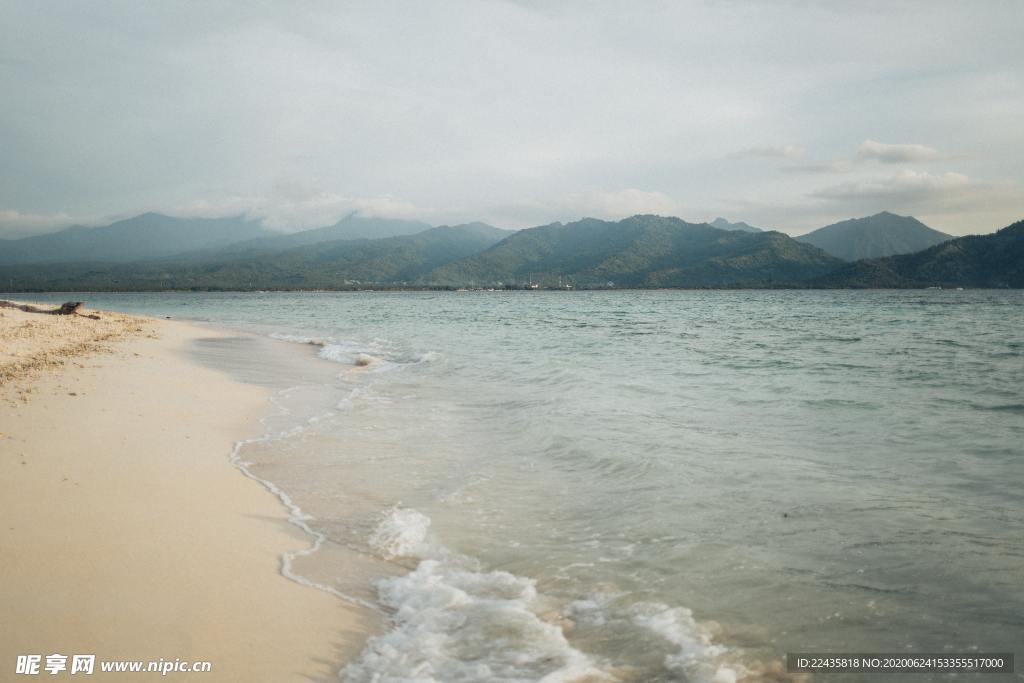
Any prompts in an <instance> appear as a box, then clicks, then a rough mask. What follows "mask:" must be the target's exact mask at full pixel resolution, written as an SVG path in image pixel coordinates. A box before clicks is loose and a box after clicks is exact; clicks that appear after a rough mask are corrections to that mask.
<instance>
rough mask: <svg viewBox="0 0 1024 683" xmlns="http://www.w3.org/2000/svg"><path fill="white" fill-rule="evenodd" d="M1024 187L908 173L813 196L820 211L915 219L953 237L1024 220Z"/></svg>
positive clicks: (849, 184)
mask: <svg viewBox="0 0 1024 683" xmlns="http://www.w3.org/2000/svg"><path fill="white" fill-rule="evenodd" d="M1022 196H1024V188H1022V187H1021V186H1020V184H1019V183H1015V182H1011V181H999V182H992V181H985V180H978V179H974V178H971V177H969V176H967V175H966V174H963V173H955V172H952V171H950V172H946V173H928V172H926V171H916V170H911V169H904V170H901V171H899V172H898V173H895V174H893V175H891V176H888V177H885V178H869V179H863V180H856V181H850V182H844V183H838V184H835V185H830V186H827V187H823V188H820V189H818V190H815V191H813V192H811V193H809V197H810V198H811V199H814V200H818V202H814V203H815V204H817V205H818V206H819V208H820V209H822V210H824V211H826V212H828V213H831V214H833V215H836V216H843V217H849V216H865V215H869V214H873V213H877V212H878V211H882V210H888V211H894V212H896V213H900V214H908V215H913V216H916V217H917V218H919V219H921V220H923V221H924V222H925V223H926V224H928V225H930V226H932V227H934V228H938V229H939V230H944V231H946V232H949V233H951V234H967V233H976V232H989V231H991V230H997V229H999V228H1002V227H1005V226H1007V225H1009V224H1010V223H1012V222H1013V221H1015V220H1019V219H1020V218H1021V216H1022V215H1024V206H1022V204H1021V201H1020V198H1021V197H1022Z"/></svg>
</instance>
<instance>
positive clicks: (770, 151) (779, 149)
mask: <svg viewBox="0 0 1024 683" xmlns="http://www.w3.org/2000/svg"><path fill="white" fill-rule="evenodd" d="M803 153H804V150H803V149H801V148H800V147H796V146H794V145H782V146H774V145H764V146H758V147H747V148H746V149H741V150H739V151H738V152H733V153H732V154H730V155H729V158H731V159H748V158H751V157H755V158H756V157H761V158H766V159H794V158H796V157H798V156H800V155H801V154H803Z"/></svg>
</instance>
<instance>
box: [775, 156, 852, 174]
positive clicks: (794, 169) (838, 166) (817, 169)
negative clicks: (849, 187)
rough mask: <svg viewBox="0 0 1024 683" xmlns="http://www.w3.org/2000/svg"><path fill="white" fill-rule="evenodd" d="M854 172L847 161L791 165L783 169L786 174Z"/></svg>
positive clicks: (838, 160)
mask: <svg viewBox="0 0 1024 683" xmlns="http://www.w3.org/2000/svg"><path fill="white" fill-rule="evenodd" d="M852 170H853V164H851V163H850V162H849V161H846V160H845V159H837V160H836V161H819V162H814V163H810V164H790V165H789V166H783V167H782V171H783V172H784V173H809V174H825V173H849V172H850V171H852Z"/></svg>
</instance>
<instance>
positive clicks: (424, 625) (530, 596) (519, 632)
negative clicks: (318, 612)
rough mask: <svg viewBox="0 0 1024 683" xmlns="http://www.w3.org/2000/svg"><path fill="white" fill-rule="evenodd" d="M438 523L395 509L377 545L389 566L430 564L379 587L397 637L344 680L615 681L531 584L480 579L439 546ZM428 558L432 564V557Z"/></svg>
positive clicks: (370, 646) (373, 647)
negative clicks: (546, 610) (545, 607)
mask: <svg viewBox="0 0 1024 683" xmlns="http://www.w3.org/2000/svg"><path fill="white" fill-rule="evenodd" d="M429 527H430V519H429V518H428V517H427V516H426V515H423V514H422V513H420V512H417V511H416V510H411V509H405V508H395V509H393V510H392V511H391V512H390V514H389V515H388V516H387V517H386V518H385V519H384V520H383V521H382V522H381V524H380V525H379V526H378V528H377V530H376V531H375V532H374V534H373V535H372V537H371V544H372V545H373V546H374V547H375V548H376V549H377V550H378V551H379V552H382V553H383V554H385V556H388V557H395V556H404V557H423V558H424V559H422V561H421V562H420V563H419V565H418V566H417V567H416V569H415V570H414V571H412V572H410V573H408V574H406V575H404V576H399V577H395V578H388V579H384V580H382V581H380V582H378V584H377V588H378V596H379V600H380V602H381V604H383V605H384V606H385V607H387V608H389V609H390V610H392V611H393V620H394V628H393V629H392V630H391V631H389V632H387V633H385V634H383V635H380V636H376V637H374V638H372V639H370V641H369V642H368V643H367V646H366V648H365V649H364V650H363V652H362V654H361V655H360V657H359V658H358V659H357V660H356V661H354V662H352V663H351V664H349V665H348V666H347V667H346V668H345V669H344V670H343V671H342V676H343V678H344V680H346V681H349V682H350V683H362V682H364V681H367V682H370V681H372V682H373V683H398V682H403V683H409V682H413V681H415V683H433V682H438V683H440V682H442V681H443V682H444V683H469V682H471V681H472V682H476V681H508V682H512V681H523V682H526V681H539V682H542V683H570V682H573V681H584V680H585V681H588V682H593V683H596V682H597V681H611V680H613V679H612V678H611V677H610V676H608V675H607V674H605V673H603V672H602V671H601V670H600V669H599V668H598V667H597V666H596V665H595V664H594V663H593V662H592V661H591V659H590V658H589V657H588V656H587V655H586V654H584V653H583V652H581V651H579V650H577V649H576V648H574V647H573V646H572V645H571V644H570V643H569V642H568V640H566V637H565V634H564V633H563V632H562V629H561V628H559V626H557V625H556V624H554V623H550V622H549V621H545V620H544V619H542V618H541V617H540V616H538V612H539V610H540V609H541V608H542V602H543V601H542V599H541V598H540V597H539V596H538V594H537V588H536V585H535V583H534V582H533V581H532V580H531V579H527V578H524V577H521V576H516V575H514V574H510V573H509V572H504V571H481V570H480V568H479V567H478V566H477V565H476V563H475V562H474V561H472V560H471V559H469V558H465V557H462V556H459V555H457V554H454V553H451V552H449V551H447V549H445V548H443V547H441V546H438V545H435V544H431V543H430V542H429V540H428V538H427V535H428V529H429ZM424 556H426V557H424Z"/></svg>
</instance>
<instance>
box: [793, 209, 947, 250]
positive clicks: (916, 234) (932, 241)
mask: <svg viewBox="0 0 1024 683" xmlns="http://www.w3.org/2000/svg"><path fill="white" fill-rule="evenodd" d="M796 239H797V240H798V241H800V242H804V243H806V244H813V245H814V246H816V247H819V248H821V249H824V250H825V251H826V252H828V253H829V254H832V255H833V256H835V257H837V258H841V259H843V260H844V261H857V260H860V259H865V258H880V257H883V256H894V255H896V254H911V253H913V252H915V251H921V250H922V249H927V248H928V247H931V246H934V245H936V244H941V243H942V242H945V241H946V240H950V239H952V236H951V235H947V234H946V233H944V232H939V231H938V230H932V229H931V228H929V227H928V226H927V225H925V224H924V223H922V222H921V221H919V220H917V219H916V218H914V217H913V216H897V215H896V214H893V213H889V212H888V211H883V212H882V213H877V214H875V215H874V216H868V217H866V218H851V219H850V220H846V221H842V222H840V223H834V224H832V225H827V226H825V227H824V228H819V229H817V230H815V231H813V232H809V233H807V234H806V235H801V236H799V237H797V238H796Z"/></svg>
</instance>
